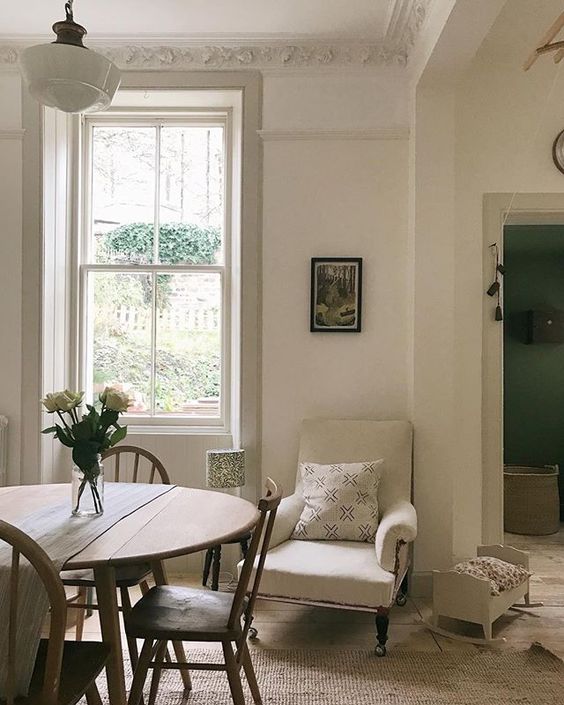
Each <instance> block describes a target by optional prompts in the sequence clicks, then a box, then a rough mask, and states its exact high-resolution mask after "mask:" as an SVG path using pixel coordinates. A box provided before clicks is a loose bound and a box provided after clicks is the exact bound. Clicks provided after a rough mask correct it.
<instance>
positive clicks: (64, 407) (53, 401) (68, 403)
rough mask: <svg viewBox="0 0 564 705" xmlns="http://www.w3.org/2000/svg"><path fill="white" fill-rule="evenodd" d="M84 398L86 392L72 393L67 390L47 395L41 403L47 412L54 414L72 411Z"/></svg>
mask: <svg viewBox="0 0 564 705" xmlns="http://www.w3.org/2000/svg"><path fill="white" fill-rule="evenodd" d="M83 397H84V392H71V391H70V390H69V389H65V390H64V391H63V392H54V393H53V394H47V395H46V396H45V399H42V400H41V402H42V403H43V406H44V407H45V408H46V409H47V411H48V412H49V413H50V414H52V413H53V412H54V411H70V410H71V409H74V408H75V407H76V406H78V405H79V404H80V403H81V402H82V399H83Z"/></svg>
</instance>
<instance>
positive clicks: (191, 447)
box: [0, 69, 408, 568]
mask: <svg viewBox="0 0 564 705" xmlns="http://www.w3.org/2000/svg"><path fill="white" fill-rule="evenodd" d="M19 91H20V83H19V78H18V76H17V74H11V75H10V78H9V80H8V79H6V81H4V80H3V77H2V82H1V83H0V98H1V100H0V105H1V106H2V108H1V109H0V129H2V128H4V127H6V128H10V129H11V128H19V127H21V118H20V115H19V111H18V110H14V111H13V112H10V110H11V109H12V108H13V107H14V106H19V105H20V101H21V99H20V94H19ZM263 95H264V104H263V128H264V135H263V136H264V169H263V172H264V177H263V179H264V181H263V185H264V203H263V239H262V257H263V262H262V280H263V284H262V286H263V293H264V300H263V314H262V322H263V349H262V365H263V368H262V405H263V410H262V416H261V423H262V431H263V442H262V474H263V476H264V475H267V474H271V475H273V476H274V477H276V478H277V479H279V480H280V481H281V482H282V483H283V484H284V486H285V489H286V491H287V492H290V491H291V489H292V486H291V485H292V480H293V476H294V473H295V469H296V454H297V440H298V439H297V428H298V424H299V421H300V419H301V418H303V417H306V416H311V415H320V416H328V417H331V416H333V417H339V416H349V417H355V416H358V417H362V416H370V417H382V418H384V417H387V418H406V415H407V364H408V353H407V347H408V345H407V337H408V324H407V295H406V290H407V281H406V276H407V274H406V265H407V251H406V248H407V240H406V238H407V222H406V217H407V215H406V214H407V149H408V142H407V120H408V115H407V86H406V82H405V78H404V73H403V72H402V71H401V70H399V69H382V70H378V71H375V70H372V69H369V70H367V71H364V72H363V71H357V72H352V71H351V72H347V71H343V72H339V71H336V72H334V73H333V72H331V73H325V74H317V75H313V74H310V73H307V72H299V71H296V72H292V73H287V74H283V75H282V74H277V75H274V74H271V75H267V76H266V77H265V78H264V87H263ZM8 108H10V110H9V109H8ZM25 110H26V111H28V112H29V115H28V118H29V122H30V126H31V130H30V132H29V134H28V137H27V139H28V140H29V141H28V143H27V145H28V148H27V151H26V157H25V158H26V160H27V161H26V164H27V169H28V173H29V172H32V173H31V174H30V177H29V184H28V188H27V190H26V198H27V199H28V204H27V205H28V206H30V207H32V208H33V209H35V210H34V213H35V212H38V209H39V205H38V203H37V201H38V199H39V196H40V194H39V189H38V185H39V184H38V182H39V178H38V174H37V170H38V162H37V160H38V156H37V155H38V153H39V140H38V137H39V135H38V132H37V123H38V121H37V113H36V110H37V108H36V106H35V105H34V104H32V103H30V102H28V101H26V103H25ZM25 117H26V116H25V115H24V118H25ZM294 131H298V133H299V134H298V133H295V134H294ZM281 132H282V133H284V134H283V135H282V137H283V139H282V140H281V141H280V140H279V139H277V140H274V141H272V140H271V138H272V137H273V136H277V137H278V138H280V133H281ZM304 132H305V133H307V134H305V137H307V139H304ZM0 150H2V160H3V162H2V163H3V167H4V164H8V165H9V166H8V168H3V170H2V174H4V178H3V179H2V176H0V179H2V180H1V181H0V199H1V201H2V204H3V205H4V207H3V208H2V212H3V214H4V215H3V217H4V232H6V233H8V231H9V237H3V238H2V239H1V240H0V247H2V248H3V250H2V252H1V253H0V254H2V255H3V256H2V258H1V259H0V274H2V278H3V282H6V283H7V282H9V285H10V290H11V291H12V294H11V296H10V297H2V300H1V301H0V321H2V325H3V327H4V328H5V327H6V324H7V326H8V328H9V329H10V336H6V337H5V341H4V347H3V351H2V363H3V364H2V365H1V366H0V390H2V395H1V397H0V413H2V412H6V411H7V412H8V413H9V414H10V416H11V417H12V420H13V431H14V432H13V434H12V445H13V452H11V454H10V455H11V460H12V470H11V480H12V481H15V482H17V481H18V480H19V479H20V467H19V465H20V464H19V462H18V459H19V458H20V457H21V455H20V452H21V451H20V445H19V434H18V428H19V422H20V421H21V419H22V416H23V417H24V418H27V416H29V417H33V418H34V419H35V426H37V425H38V423H39V413H38V406H37V398H38V397H39V396H40V391H41V390H40V389H37V388H36V387H38V383H37V379H35V378H34V379H32V380H31V382H30V384H28V385H27V386H26V393H25V396H24V402H25V408H24V409H23V410H22V409H21V408H20V407H21V389H22V374H21V362H22V341H24V340H25V341H26V356H25V357H24V359H27V360H28V367H29V368H30V369H35V367H36V368H37V369H38V365H39V359H40V353H39V349H40V347H39V343H40V312H39V311H38V310H37V309H38V305H39V303H38V301H37V295H36V293H37V286H38V285H37V282H38V281H39V267H40V262H41V236H40V233H39V225H38V222H37V218H36V219H35V221H34V218H35V216H33V217H31V218H29V219H28V223H27V226H26V228H25V239H26V248H25V256H26V261H27V262H28V265H29V266H28V267H26V271H25V277H24V280H23V281H22V279H21V269H22V267H21V257H22V223H21V195H22V185H21V175H20V172H21V168H22V158H21V143H20V142H19V141H18V140H3V139H0ZM8 160H9V161H8ZM7 174H9V175H10V177H9V178H6V175H7ZM34 174H35V179H34V178H33V175H34ZM5 214H8V215H5ZM323 255H326V256H333V255H337V256H361V257H363V258H364V267H365V269H364V292H363V293H364V297H363V298H364V300H363V332H362V333H360V334H358V335H357V334H354V335H346V336H345V335H338V334H325V335H323V334H311V333H310V332H309V267H310V258H311V257H312V256H323ZM26 286H28V287H31V288H32V292H33V295H27V296H26V297H24V301H23V302H22V291H23V292H25V291H26ZM34 302H35V303H34ZM22 305H23V306H24V310H25V311H26V319H25V321H24V324H23V329H22V328H21V315H22ZM47 333H48V331H47ZM34 366H35V367H34ZM31 387H33V389H31ZM31 428H32V426H30V431H31ZM32 435H35V434H32ZM131 441H132V442H135V443H137V442H138V443H141V444H143V445H145V446H146V447H147V448H149V449H150V450H152V451H153V452H155V453H157V455H159V457H161V458H162V460H163V462H164V463H165V465H166V467H167V468H168V469H169V470H170V473H171V476H172V479H173V481H174V482H177V483H179V484H182V485H189V486H194V487H203V486H205V450H206V449H207V448H209V447H218V446H220V447H221V446H229V445H230V443H231V439H230V437H229V436H214V435H204V436H193V435H185V436H175V435H143V436H134V435H131ZM38 457H39V452H38V445H36V444H34V445H29V444H28V445H27V446H26V455H25V460H26V468H25V469H24V472H23V474H22V477H23V478H25V480H26V481H33V479H34V468H35V470H36V471H37V472H36V475H37V477H39V466H38ZM34 458H35V463H34ZM69 467H70V460H69ZM65 473H66V470H65V469H64V468H63V467H61V468H59V469H58V471H57V472H56V473H55V475H54V476H53V479H55V480H57V479H58V480H65V479H66V476H65ZM187 565H188V564H187ZM189 565H190V567H191V568H194V567H197V561H196V562H192V563H191V564H189Z"/></svg>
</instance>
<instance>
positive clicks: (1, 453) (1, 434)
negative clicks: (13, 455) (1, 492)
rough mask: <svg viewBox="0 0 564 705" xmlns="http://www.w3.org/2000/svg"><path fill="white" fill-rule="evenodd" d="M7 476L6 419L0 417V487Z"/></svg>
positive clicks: (4, 482)
mask: <svg viewBox="0 0 564 705" xmlns="http://www.w3.org/2000/svg"><path fill="white" fill-rule="evenodd" d="M7 475H8V419H7V418H6V417H5V416H0V487H3V486H4V485H5V484H6V481H7Z"/></svg>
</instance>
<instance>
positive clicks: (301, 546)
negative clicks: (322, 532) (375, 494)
mask: <svg viewBox="0 0 564 705" xmlns="http://www.w3.org/2000/svg"><path fill="white" fill-rule="evenodd" d="M378 458H384V463H385V470H384V475H383V477H382V481H381V483H380V489H379V504H380V512H381V515H380V523H379V526H378V530H377V533H376V539H375V543H361V542H355V541H302V540H293V539H291V538H290V537H291V535H292V532H293V530H294V527H295V525H296V523H297V521H298V519H299V517H300V514H301V512H302V509H303V507H304V502H303V499H302V495H301V476H300V471H299V464H300V463H302V462H306V461H311V462H317V463H324V464H325V463H342V462H360V461H365V460H377V459H378ZM411 484H412V427H411V424H409V423H408V422H406V421H364V420H363V421H356V420H342V421H341V420H306V421H304V422H303V423H302V429H301V436H300V450H299V462H298V472H297V476H296V489H295V493H294V494H292V495H291V496H289V497H286V498H285V499H283V500H282V502H281V504H280V507H279V509H278V514H277V516H276V522H275V525H274V530H273V534H272V537H271V541H270V548H269V551H268V554H267V557H266V562H265V566H264V572H263V575H262V583H261V597H263V598H265V599H271V600H278V601H283V602H299V603H305V604H311V605H321V606H325V607H335V608H341V609H353V610H361V611H367V612H375V613H376V630H377V639H378V644H377V646H376V653H377V655H379V656H384V655H385V653H386V641H387V639H388V623H389V610H390V607H391V606H392V605H393V603H394V601H395V602H396V603H397V604H399V605H402V604H405V601H406V590H407V579H406V575H407V569H408V567H409V555H410V552H409V544H410V543H411V542H412V541H413V540H414V539H415V536H416V534H417V516H416V513H415V509H414V507H413V505H412V504H411Z"/></svg>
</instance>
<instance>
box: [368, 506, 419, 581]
mask: <svg viewBox="0 0 564 705" xmlns="http://www.w3.org/2000/svg"><path fill="white" fill-rule="evenodd" d="M416 536H417V514H416V512H415V507H414V506H413V505H412V504H411V503H410V502H408V501H406V500H400V501H398V502H395V503H394V504H392V506H391V507H388V509H386V511H385V512H384V514H383V516H382V518H381V519H380V523H379V524H378V529H377V531H376V541H375V544H376V557H377V558H378V562H379V563H380V565H381V566H382V568H383V569H384V570H389V571H390V572H393V571H394V569H395V567H396V566H395V564H396V545H397V542H398V541H404V542H405V543H409V542H411V541H413V540H414V539H415V537H416Z"/></svg>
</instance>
